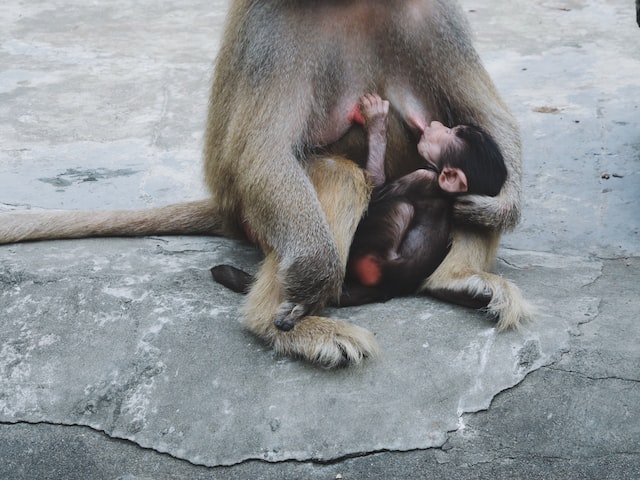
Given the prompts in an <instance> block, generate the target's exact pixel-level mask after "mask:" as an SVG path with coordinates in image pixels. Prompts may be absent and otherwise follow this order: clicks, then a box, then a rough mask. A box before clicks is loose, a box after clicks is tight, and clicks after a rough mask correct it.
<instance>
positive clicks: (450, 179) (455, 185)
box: [438, 167, 469, 193]
mask: <svg viewBox="0 0 640 480" xmlns="http://www.w3.org/2000/svg"><path fill="white" fill-rule="evenodd" d="M438 184H439V185H440V188H441V189H442V190H444V191H445V192H449V193H464V192H466V191H467V190H469V185H468V184H467V176H466V175H465V174H464V172H463V171H462V170H461V169H459V168H454V167H444V168H443V169H442V171H441V172H440V175H438Z"/></svg>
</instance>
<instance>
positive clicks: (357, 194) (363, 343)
mask: <svg viewBox="0 0 640 480" xmlns="http://www.w3.org/2000/svg"><path fill="white" fill-rule="evenodd" d="M307 172H308V174H309V178H310V179H311V182H312V183H313V185H314V187H315V189H316V192H317V195H318V199H319V201H320V204H321V206H322V209H323V211H324V213H325V217H326V220H327V223H328V225H329V228H330V230H331V232H332V234H333V236H334V238H335V241H336V244H337V247H338V251H339V254H340V259H341V261H342V268H343V270H344V268H346V262H347V257H348V254H349V247H350V245H351V240H352V238H353V235H354V233H355V230H356V227H357V226H358V222H359V221H360V218H361V216H362V214H363V212H364V210H365V208H366V206H367V204H368V200H369V193H370V187H369V182H368V180H367V177H366V174H365V173H364V171H363V170H362V169H361V168H359V167H357V165H355V164H354V163H353V162H350V161H348V160H345V159H342V158H325V157H322V158H316V159H313V160H311V161H310V162H309V164H308V166H307ZM279 261H280V260H279V258H278V256H277V254H276V253H275V252H267V253H266V257H265V261H264V263H263V265H262V267H261V269H260V271H259V272H258V275H257V279H256V282H255V284H254V285H253V287H252V288H251V291H250V292H249V294H248V297H247V303H246V307H245V320H244V322H245V325H246V326H247V328H248V329H249V330H251V331H252V332H253V333H254V334H256V335H257V336H259V337H260V338H262V339H263V340H265V341H266V342H267V343H269V344H270V345H272V346H273V348H274V349H275V350H276V351H277V352H278V353H281V354H285V355H290V356H294V357H300V358H303V359H305V360H308V361H311V362H313V363H318V364H322V365H324V366H329V367H334V366H338V365H345V364H356V363H360V362H361V361H362V360H363V359H364V358H365V357H370V356H373V355H374V354H375V352H376V351H377V343H376V341H375V339H374V337H373V335H372V334H371V333H370V332H369V331H367V330H365V329H363V328H360V327H357V326H355V325H351V324H349V323H347V322H344V321H341V320H334V319H330V318H326V317H320V316H308V317H305V318H304V319H303V320H302V321H300V322H298V323H297V324H296V325H295V327H294V328H293V329H292V330H289V331H286V332H285V331H282V330H279V329H278V328H276V327H275V325H274V318H275V316H276V313H277V312H278V309H279V307H280V305H281V304H282V302H283V301H284V300H285V299H284V298H283V287H282V284H281V282H280V280H279V278H278V267H279ZM336 293H337V292H336Z"/></svg>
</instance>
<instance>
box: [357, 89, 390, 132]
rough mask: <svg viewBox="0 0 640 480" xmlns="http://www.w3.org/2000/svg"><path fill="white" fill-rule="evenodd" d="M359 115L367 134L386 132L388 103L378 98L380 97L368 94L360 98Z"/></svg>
mask: <svg viewBox="0 0 640 480" xmlns="http://www.w3.org/2000/svg"><path fill="white" fill-rule="evenodd" d="M360 113H361V114H362V117H363V118H364V125H365V127H366V129H367V130H368V131H369V133H375V132H380V133H384V132H385V131H386V129H387V116H388V114H389V102H388V101H387V100H383V99H382V98H380V95H377V94H375V93H368V94H366V95H364V96H362V97H360Z"/></svg>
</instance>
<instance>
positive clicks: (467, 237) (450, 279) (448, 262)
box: [423, 229, 534, 330]
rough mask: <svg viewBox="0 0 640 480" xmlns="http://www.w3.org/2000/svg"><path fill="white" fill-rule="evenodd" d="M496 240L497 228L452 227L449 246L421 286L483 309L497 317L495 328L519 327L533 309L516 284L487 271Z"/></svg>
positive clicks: (492, 260)
mask: <svg viewBox="0 0 640 480" xmlns="http://www.w3.org/2000/svg"><path fill="white" fill-rule="evenodd" d="M499 242H500V233H498V232H489V231H473V230H460V229H458V230H455V231H454V233H453V242H452V245H451V250H450V251H449V253H448V254H447V256H446V257H445V259H444V260H443V262H442V263H441V264H440V266H439V267H438V268H437V269H436V271H435V272H433V274H432V275H431V276H430V277H429V278H428V279H427V280H426V282H425V283H424V285H423V289H424V290H425V291H427V292H428V293H430V294H431V295H433V296H434V297H437V298H441V299H443V300H446V301H448V302H452V303H456V304H458V305H464V306H467V307H471V308H482V309H484V310H485V311H486V312H487V313H488V314H489V315H490V316H492V317H494V318H495V319H496V320H497V322H498V323H497V328H498V330H506V329H510V328H517V327H519V326H520V324H521V323H522V322H523V321H527V320H529V319H530V318H531V317H532V315H533V312H534V309H533V308H532V306H531V305H530V304H529V303H528V302H527V301H526V300H525V299H524V298H523V296H522V293H521V292H520V289H519V288H518V287H517V286H516V285H514V284H513V283H511V282H510V281H508V280H505V279H504V278H502V277H501V276H499V275H495V274H493V273H488V270H489V269H490V268H491V267H492V264H493V262H494V260H495V255H496V251H497V249H498V244H499Z"/></svg>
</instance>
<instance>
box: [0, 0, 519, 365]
mask: <svg viewBox="0 0 640 480" xmlns="http://www.w3.org/2000/svg"><path fill="white" fill-rule="evenodd" d="M365 92H377V93H379V94H380V95H381V96H383V97H384V98H387V99H389V101H390V102H391V105H393V106H394V108H393V109H392V111H391V112H390V115H389V126H388V139H389V140H388V147H387V159H386V161H385V164H386V166H387V176H388V177H389V178H390V179H393V178H397V177H398V176H401V175H404V174H406V173H408V172H410V171H413V170H415V169H416V168H417V167H418V166H419V164H420V157H419V155H418V153H417V149H416V144H417V135H418V130H419V128H416V127H420V126H423V125H425V124H426V123H427V122H429V121H430V120H431V119H439V120H442V121H443V122H445V123H447V124H449V125H455V124H462V123H472V124H476V125H479V126H481V127H482V128H484V129H485V130H486V131H487V132H489V134H491V135H492V136H493V137H494V138H495V139H496V140H497V142H498V143H499V145H500V149H501V151H502V153H503V155H504V157H505V162H506V163H507V168H508V179H507V182H506V184H505V186H504V187H503V189H502V191H501V193H500V195H498V196H497V197H478V196H468V197H466V198H465V199H464V200H463V201H460V202H458V203H457V204H456V207H455V215H456V218H455V222H456V228H455V230H454V234H453V244H452V247H451V251H450V253H449V254H448V256H447V257H446V258H445V260H444V262H443V263H442V264H441V265H440V267H439V268H438V269H437V270H436V271H435V272H434V273H433V275H431V276H430V277H429V279H427V280H426V282H425V284H424V290H425V291H427V292H430V293H431V294H433V295H435V296H437V297H440V298H444V299H447V300H450V301H453V302H455V303H459V304H463V305H467V306H472V307H477V308H483V307H485V308H487V310H488V311H489V313H490V314H493V315H495V316H497V317H498V318H499V321H498V327H499V328H507V327H514V326H517V325H518V323H519V322H520V321H521V320H522V319H524V318H525V317H527V316H528V314H529V312H528V308H527V304H526V303H525V302H524V300H523V299H522V298H521V295H520V292H519V290H518V289H517V288H516V287H515V286H513V285H512V284H510V283H509V282H507V281H505V280H503V279H502V278H501V277H498V276H496V275H492V274H490V273H487V270H488V269H489V267H490V266H491V263H492V261H493V260H494V258H495V254H496V250H497V247H498V243H499V239H500V233H501V231H503V230H505V229H509V228H512V227H513V226H514V225H515V224H516V223H517V221H518V219H519V210H520V196H521V187H520V181H521V150H520V137H519V131H518V127H517V126H516V122H515V121H514V119H513V118H512V116H511V114H510V113H509V111H508V109H507V108H506V106H505V104H504V103H503V102H502V100H501V99H500V98H499V96H498V94H497V93H496V90H495V87H494V85H493V83H492V82H491V80H490V78H489V76H488V74H487V72H486V71H485V69H484V68H483V66H482V65H481V62H480V60H479V57H478V55H477V53H476V51H475V50H474V48H473V46H472V43H471V39H470V35H469V27H468V24H467V21H466V19H465V17H464V14H463V13H462V11H461V9H460V7H459V6H458V5H457V4H456V3H455V2H454V1H452V0H323V1H309V0H233V1H232V3H231V7H230V11H229V16H228V20H227V25H226V30H225V34H224V38H223V43H222V46H221V49H220V52H219V54H218V60H217V64H216V70H215V77H214V81H213V89H212V95H211V103H210V109H209V117H208V125H207V132H206V137H205V143H206V145H205V175H206V181H207V184H208V185H209V187H210V190H211V193H212V201H201V202H192V203H189V204H181V205H177V206H169V207H165V208H160V209H152V210H144V211H137V212H129V213H123V212H115V213H112V212H110V213H104V214H100V215H99V214H96V213H89V214H86V213H84V214H83V213H75V214H69V213H58V214H47V213H45V214H37V215H24V214H23V215H20V214H8V215H4V216H3V217H2V218H0V243H2V242H5V243H6V242H11V241H20V240H28V239H37V238H64V237H80V236H91V235H141V234H161V233H213V234H222V235H228V236H243V235H244V232H250V233H251V237H252V238H253V239H254V240H256V241H257V243H258V244H259V245H260V246H261V248H262V249H263V250H264V252H265V261H264V263H263V265H262V267H261V269H260V271H259V273H258V276H257V281H256V283H255V285H254V286H253V287H252V289H251V292H250V293H249V295H248V298H247V305H246V308H245V325H246V326H247V327H248V328H249V329H250V330H251V331H252V332H254V333H255V334H256V335H258V336H259V337H261V338H263V339H264V340H265V341H266V342H268V343H269V344H271V345H272V346H273V348H274V349H276V350H277V351H279V352H281V353H285V354H288V355H292V356H299V357H302V358H305V359H307V360H310V361H313V362H317V363H320V364H324V365H327V366H335V365H339V364H349V363H358V362H360V361H361V360H362V359H363V358H364V357H367V356H370V355H372V354H374V353H375V350H376V342H375V340H374V338H373V336H372V335H371V334H370V333H369V332H368V331H367V330H364V329H362V328H360V327H356V326H352V325H350V324H348V323H346V322H342V321H338V320H332V319H329V318H325V317H320V316H318V314H319V313H320V311H321V310H322V308H323V307H324V305H325V303H326V302H327V301H328V300H329V299H330V298H332V297H336V296H337V295H338V294H339V292H340V286H341V284H342V280H343V277H344V270H345V264H346V260H347V255H348V251H349V245H350V243H351V239H352V237H353V233H354V231H355V228H356V226H357V224H358V221H359V219H360V217H361V215H362V213H363V212H364V210H365V208H366V205H367V202H368V197H369V191H370V188H369V185H368V182H367V179H366V178H365V175H364V173H363V171H362V169H360V168H357V167H356V165H355V164H354V163H353V162H351V161H349V160H346V159H345V158H344V157H347V158H349V159H351V160H354V161H356V162H360V163H361V164H362V163H363V162H364V160H365V158H366V154H367V152H366V141H365V134H364V131H361V130H359V129H357V128H351V119H352V116H353V114H354V111H356V110H355V109H356V105H357V102H358V99H359V97H360V96H361V95H362V94H363V93H365ZM320 146H321V147H323V148H322V154H319V153H318V150H317V148H316V147H320ZM302 316H304V317H306V318H304V320H303V321H301V322H300V323H298V324H297V325H296V327H295V328H294V329H293V330H291V331H289V332H282V331H280V330H278V329H277V328H276V327H275V326H274V319H276V318H280V319H292V318H293V319H295V318H298V317H302Z"/></svg>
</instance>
